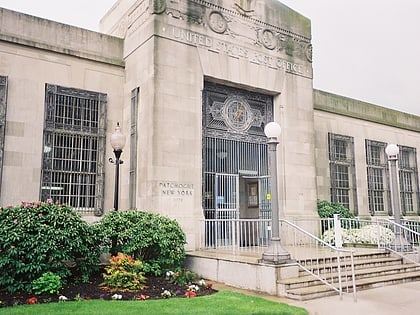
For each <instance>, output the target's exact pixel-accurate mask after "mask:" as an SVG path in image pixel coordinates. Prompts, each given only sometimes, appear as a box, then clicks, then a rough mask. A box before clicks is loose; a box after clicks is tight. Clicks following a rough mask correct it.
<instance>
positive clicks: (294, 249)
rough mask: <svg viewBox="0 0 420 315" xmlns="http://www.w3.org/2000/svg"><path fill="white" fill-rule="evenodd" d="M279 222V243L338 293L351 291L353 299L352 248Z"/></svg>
mask: <svg viewBox="0 0 420 315" xmlns="http://www.w3.org/2000/svg"><path fill="white" fill-rule="evenodd" d="M280 223H281V235H282V241H281V242H282V245H284V246H286V248H287V249H288V250H289V252H290V254H291V257H292V258H293V259H296V262H297V263H298V264H299V266H300V267H301V268H302V269H303V270H305V271H306V272H308V273H309V274H311V275H312V276H314V277H315V278H317V279H318V280H320V281H321V282H322V283H324V284H325V285H327V286H329V287H330V288H332V289H333V290H335V291H336V292H337V293H339V295H340V297H342V295H343V293H349V292H350V291H352V292H353V297H354V300H355V301H356V300H357V294H356V279H355V271H354V251H353V250H351V249H343V248H337V247H335V246H333V245H331V244H328V243H327V242H325V241H323V240H322V239H320V238H319V237H317V236H315V235H313V234H312V233H309V232H308V231H306V230H305V229H303V228H301V227H299V226H298V225H296V224H294V223H292V222H290V221H288V220H280ZM337 285H338V286H337ZM343 287H344V288H343Z"/></svg>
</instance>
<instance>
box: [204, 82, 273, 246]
mask: <svg viewBox="0 0 420 315" xmlns="http://www.w3.org/2000/svg"><path fill="white" fill-rule="evenodd" d="M272 105H273V104H272V97H271V96H267V95H263V94H258V93H255V92H249V91H245V90H239V89H234V88H231V87H225V86H221V85H217V84H213V83H207V82H206V84H205V89H204V91H203V113H204V117H203V209H204V216H205V218H206V219H207V220H206V228H205V229H206V232H205V237H206V246H208V247H212V246H217V247H220V246H229V245H232V244H233V242H240V243H241V244H242V245H243V246H249V245H255V243H256V242H257V240H256V238H259V237H263V236H260V235H258V236H257V237H256V236H255V233H254V231H253V229H256V228H254V227H253V228H252V229H250V228H248V227H246V226H241V224H247V223H246V221H247V220H248V221H249V222H250V221H251V220H257V219H269V218H271V205H270V201H269V200H268V199H267V195H268V193H269V188H270V180H269V177H268V147H267V143H266V142H267V138H266V136H265V134H264V126H265V123H266V122H268V121H271V119H272ZM238 220H239V221H238ZM251 234H252V235H253V236H252V237H251V236H250V235H251Z"/></svg>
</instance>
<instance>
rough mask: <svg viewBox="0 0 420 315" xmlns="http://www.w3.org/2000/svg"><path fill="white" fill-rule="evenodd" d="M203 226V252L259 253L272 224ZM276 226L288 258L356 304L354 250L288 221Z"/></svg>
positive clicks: (211, 222)
mask: <svg viewBox="0 0 420 315" xmlns="http://www.w3.org/2000/svg"><path fill="white" fill-rule="evenodd" d="M203 222H204V224H203V225H202V227H203V228H204V231H203V233H201V235H202V236H204V238H203V239H202V240H201V248H203V249H218V250H229V251H234V252H236V251H244V250H246V251H248V252H249V251H251V252H252V251H254V252H262V250H263V249H264V247H267V246H268V244H269V240H270V238H271V224H272V222H271V220H266V219H205V220H204V221H203ZM314 222H315V221H314ZM279 223H280V224H281V228H280V234H281V244H282V246H284V247H285V249H286V250H287V251H288V252H289V253H290V254H291V258H292V259H293V260H295V261H296V263H297V264H298V265H299V266H300V267H301V268H302V269H303V270H305V271H306V272H307V273H309V274H310V275H312V276H313V277H315V278H316V279H318V280H319V281H321V282H322V283H323V284H325V285H327V286H328V287H330V288H332V289H333V290H334V291H336V292H337V293H338V294H339V295H340V297H341V296H342V295H343V293H349V292H353V295H354V299H355V300H356V284H355V272H354V255H353V250H350V249H343V248H337V247H335V246H333V245H331V244H329V243H327V242H325V241H323V240H322V239H320V238H319V237H317V236H315V235H314V233H313V232H314V231H311V232H309V231H307V230H306V229H304V228H302V227H300V226H298V225H297V224H295V223H292V222H290V221H287V220H280V222H279ZM317 224H318V225H319V224H320V222H318V223H317ZM321 225H322V224H321ZM311 226H312V227H314V226H313V224H311ZM308 227H309V225H308ZM311 230H313V229H311ZM314 230H317V228H315V229H314ZM318 231H319V230H318Z"/></svg>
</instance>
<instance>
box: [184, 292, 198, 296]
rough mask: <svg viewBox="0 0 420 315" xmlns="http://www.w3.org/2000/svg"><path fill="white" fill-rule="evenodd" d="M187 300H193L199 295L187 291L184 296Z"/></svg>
mask: <svg viewBox="0 0 420 315" xmlns="http://www.w3.org/2000/svg"><path fill="white" fill-rule="evenodd" d="M184 295H185V296H186V297H187V298H192V297H196V296H197V293H195V292H194V291H187V292H185V294H184Z"/></svg>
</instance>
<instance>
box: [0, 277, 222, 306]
mask: <svg viewBox="0 0 420 315" xmlns="http://www.w3.org/2000/svg"><path fill="white" fill-rule="evenodd" d="M102 272H103V271H100V272H97V273H95V274H94V275H93V276H92V278H91V281H89V282H88V283H72V282H71V281H69V283H68V284H67V285H65V286H63V288H62V290H60V294H59V295H57V294H52V295H41V296H35V295H34V294H29V293H8V292H7V291H5V290H1V291H0V307H5V306H13V305H21V304H28V303H31V302H36V303H50V302H59V301H60V296H64V297H66V298H67V299H68V301H75V300H76V301H77V300H92V299H103V300H112V299H113V296H114V298H115V295H117V297H119V296H121V299H122V300H137V299H138V300H141V299H162V298H164V294H163V293H164V292H165V291H166V292H165V293H166V297H169V296H168V292H169V293H170V295H171V296H170V298H186V295H185V294H186V292H187V289H188V285H187V284H175V283H170V282H169V281H168V280H167V279H166V278H165V277H154V276H149V277H147V282H146V287H145V288H144V289H143V290H138V291H118V290H117V291H111V290H108V289H107V288H104V287H103V286H101V283H102V282H103V277H102ZM215 292H217V291H216V290H214V289H213V288H212V285H211V283H210V282H206V284H204V285H201V286H199V291H198V292H197V296H204V295H209V294H213V293H215ZM33 298H35V299H33ZM61 299H62V300H63V298H61Z"/></svg>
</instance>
